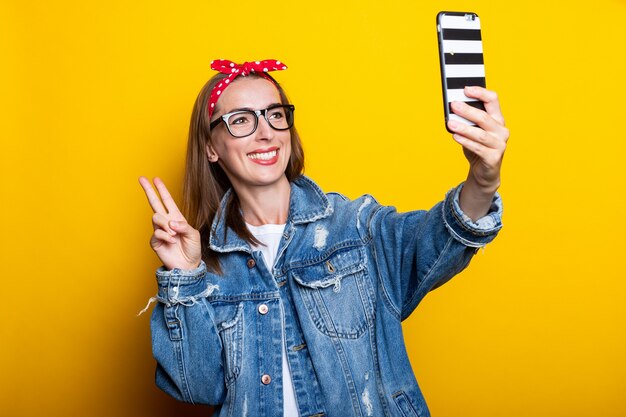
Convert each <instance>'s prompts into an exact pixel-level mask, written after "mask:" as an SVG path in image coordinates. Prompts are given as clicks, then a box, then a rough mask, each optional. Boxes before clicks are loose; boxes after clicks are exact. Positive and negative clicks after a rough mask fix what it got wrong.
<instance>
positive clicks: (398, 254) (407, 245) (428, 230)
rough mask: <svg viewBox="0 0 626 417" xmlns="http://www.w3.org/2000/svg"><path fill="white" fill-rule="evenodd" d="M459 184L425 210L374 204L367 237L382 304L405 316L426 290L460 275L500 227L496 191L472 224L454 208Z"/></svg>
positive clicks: (499, 199) (463, 214)
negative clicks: (482, 213) (382, 300)
mask: <svg viewBox="0 0 626 417" xmlns="http://www.w3.org/2000/svg"><path fill="white" fill-rule="evenodd" d="M462 187H463V183H461V184H460V185H459V186H457V187H455V188H453V189H451V190H450V191H448V192H447V193H446V197H445V199H444V201H442V202H439V203H437V204H436V205H435V206H434V207H433V208H431V209H430V210H428V211H424V210H418V211H412V212H408V213H398V212H397V211H396V210H395V208H393V207H385V206H380V205H379V206H377V207H375V208H374V209H373V211H371V212H370V213H369V216H370V217H369V220H368V224H369V227H368V233H369V238H370V239H371V241H370V243H371V244H372V245H373V252H374V257H375V265H376V268H378V271H377V275H378V277H379V279H380V285H381V286H382V291H383V296H384V297H386V298H387V301H388V302H387V303H386V304H387V305H388V306H389V307H390V308H391V309H392V310H393V313H394V314H396V315H397V316H398V317H400V319H401V320H404V319H405V318H407V317H408V316H409V315H410V314H411V312H412V311H413V310H414V309H415V307H416V306H417V305H418V304H419V302H420V301H421V300H422V298H424V296H425V295H426V293H428V291H430V290H432V289H434V288H436V287H438V286H440V285H442V284H444V283H445V282H446V281H448V280H449V279H450V278H452V277H453V276H455V275H456V274H458V273H459V272H461V271H462V270H463V269H464V268H465V267H466V266H467V265H468V264H469V262H470V260H471V258H472V256H473V255H474V254H475V253H476V251H477V250H478V248H480V247H483V246H485V245H486V244H487V243H489V242H491V241H492V240H493V239H494V238H495V237H496V235H497V233H498V231H499V230H500V229H501V228H502V221H501V219H502V200H501V198H500V195H499V194H498V193H496V195H495V196H494V198H493V201H492V204H491V207H490V210H489V212H488V213H487V214H486V215H485V216H483V217H482V218H480V219H478V220H477V221H476V222H473V221H472V220H471V219H470V218H469V217H468V216H467V215H466V214H465V213H463V211H462V210H461V207H460V205H459V194H460V191H461V189H462Z"/></svg>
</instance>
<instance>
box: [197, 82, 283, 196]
mask: <svg viewBox="0 0 626 417" xmlns="http://www.w3.org/2000/svg"><path fill="white" fill-rule="evenodd" d="M273 104H282V103H281V100H280V94H279V93H278V90H277V89H276V86H275V85H274V84H273V83H272V82H271V81H269V80H266V79H264V78H259V77H238V78H236V79H235V81H233V83H232V84H231V85H230V86H229V87H228V88H227V89H226V90H224V92H223V93H222V95H221V96H220V98H219V100H218V102H217V105H216V107H215V112H214V115H213V119H212V120H217V119H218V117H219V116H221V115H223V114H226V113H230V112H233V111H237V110H244V109H245V110H263V109H266V108H268V107H269V106H271V105H273ZM211 139H212V142H213V143H212V144H211V145H207V154H208V155H209V159H211V158H210V157H211V155H215V156H217V158H218V159H217V163H219V164H220V166H221V167H222V169H223V170H224V172H225V173H226V175H228V179H229V180H230V182H231V183H232V185H233V187H234V188H235V189H236V190H241V187H255V186H266V185H272V184H274V183H276V182H278V181H279V180H281V179H283V177H285V170H286V169H287V164H288V162H289V157H290V155H291V133H290V132H289V130H275V129H272V127H270V126H269V124H268V123H267V120H265V118H264V117H263V116H260V117H259V123H258V126H257V129H256V130H255V131H254V133H252V134H251V135H249V136H245V137H242V138H235V137H233V136H231V135H230V133H228V129H227V128H226V125H225V124H224V123H220V124H219V125H217V126H216V127H215V128H214V129H213V130H212V131H211Z"/></svg>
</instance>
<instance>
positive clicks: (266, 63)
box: [208, 59, 287, 119]
mask: <svg viewBox="0 0 626 417" xmlns="http://www.w3.org/2000/svg"><path fill="white" fill-rule="evenodd" d="M211 69H212V70H215V71H219V72H221V73H222V74H228V77H226V79H225V80H224V82H223V83H220V84H219V85H217V86H215V87H213V91H211V97H209V104H208V107H209V119H210V118H211V116H213V110H214V109H215V104H216V103H217V99H218V98H219V97H220V94H222V93H223V92H224V90H225V89H226V87H228V86H229V85H230V82H231V81H233V80H234V79H235V78H237V77H239V76H240V75H241V76H243V77H245V76H247V75H249V74H253V73H254V74H255V75H258V76H259V77H263V78H265V79H267V80H270V81H273V80H272V79H271V78H270V77H269V76H268V75H267V74H265V73H266V72H269V71H282V70H286V69H287V66H286V65H285V64H284V63H282V62H280V61H276V60H274V59H265V60H263V61H254V62H244V63H243V64H236V63H234V62H232V61H229V60H227V59H216V60H213V61H211Z"/></svg>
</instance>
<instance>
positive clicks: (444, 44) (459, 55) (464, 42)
mask: <svg viewBox="0 0 626 417" xmlns="http://www.w3.org/2000/svg"><path fill="white" fill-rule="evenodd" d="M437 33H438V38H439V63H440V65H441V86H442V89H443V106H444V113H445V118H446V129H448V127H447V123H448V120H456V121H459V122H462V123H465V124H468V125H472V126H475V125H476V124H475V123H473V122H470V121H469V120H467V119H464V118H463V117H460V116H457V115H456V114H453V113H452V110H451V109H450V103H451V102H453V101H464V102H466V103H467V104H469V105H470V106H472V107H476V108H478V109H481V110H485V106H484V105H483V102H482V101H479V100H476V99H474V98H469V97H467V96H466V95H465V94H464V93H463V88H464V87H465V86H476V85H477V86H481V87H486V83H485V63H484V59H483V43H482V37H481V34H480V19H479V17H478V15H477V14H476V13H471V12H439V14H437ZM448 131H449V130H448ZM451 133H452V132H451Z"/></svg>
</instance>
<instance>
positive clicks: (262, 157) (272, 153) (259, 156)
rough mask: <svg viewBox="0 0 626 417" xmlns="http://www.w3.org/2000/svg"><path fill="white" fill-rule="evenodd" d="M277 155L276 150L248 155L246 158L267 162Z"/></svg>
mask: <svg viewBox="0 0 626 417" xmlns="http://www.w3.org/2000/svg"><path fill="white" fill-rule="evenodd" d="M277 154H278V149H274V150H273V151H269V152H258V153H256V152H255V153H249V154H248V158H250V159H260V160H262V161H269V160H270V159H272V158H274V157H276V155H277Z"/></svg>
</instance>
